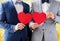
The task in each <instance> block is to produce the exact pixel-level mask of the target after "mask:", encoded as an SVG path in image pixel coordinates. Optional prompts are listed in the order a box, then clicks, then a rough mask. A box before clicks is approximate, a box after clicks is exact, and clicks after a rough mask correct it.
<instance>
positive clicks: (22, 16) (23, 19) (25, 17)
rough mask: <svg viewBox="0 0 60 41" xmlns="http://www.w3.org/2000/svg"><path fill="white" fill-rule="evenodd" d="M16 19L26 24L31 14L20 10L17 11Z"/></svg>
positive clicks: (30, 18)
mask: <svg viewBox="0 0 60 41" xmlns="http://www.w3.org/2000/svg"><path fill="white" fill-rule="evenodd" d="M18 20H19V21H20V22H21V23H23V24H27V23H29V22H30V21H31V20H32V16H31V14H29V13H27V14H25V13H24V12H20V13H18Z"/></svg>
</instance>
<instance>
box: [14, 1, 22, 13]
mask: <svg viewBox="0 0 60 41" xmlns="http://www.w3.org/2000/svg"><path fill="white" fill-rule="evenodd" d="M15 3H16V0H13V4H14V6H15V9H16V11H17V14H18V13H19V12H23V5H22V4H15Z"/></svg>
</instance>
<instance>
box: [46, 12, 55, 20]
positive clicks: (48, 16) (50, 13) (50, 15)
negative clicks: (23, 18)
mask: <svg viewBox="0 0 60 41" xmlns="http://www.w3.org/2000/svg"><path fill="white" fill-rule="evenodd" d="M46 16H47V19H49V18H51V19H53V20H54V19H55V16H54V14H53V12H48V14H47V15H46Z"/></svg>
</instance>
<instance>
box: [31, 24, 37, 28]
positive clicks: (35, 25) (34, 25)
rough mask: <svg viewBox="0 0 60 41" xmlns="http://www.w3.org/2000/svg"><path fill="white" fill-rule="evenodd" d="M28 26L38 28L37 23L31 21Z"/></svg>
mask: <svg viewBox="0 0 60 41" xmlns="http://www.w3.org/2000/svg"><path fill="white" fill-rule="evenodd" d="M30 27H32V29H36V28H38V24H37V23H33V24H32V25H31V26H30Z"/></svg>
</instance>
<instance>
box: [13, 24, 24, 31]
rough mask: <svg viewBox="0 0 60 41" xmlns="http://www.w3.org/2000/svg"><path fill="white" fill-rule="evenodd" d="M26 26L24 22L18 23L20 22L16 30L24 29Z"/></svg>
mask: <svg viewBox="0 0 60 41" xmlns="http://www.w3.org/2000/svg"><path fill="white" fill-rule="evenodd" d="M24 27H25V25H24V24H22V23H18V24H17V25H16V26H15V29H14V31H17V30H22V29H24Z"/></svg>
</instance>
